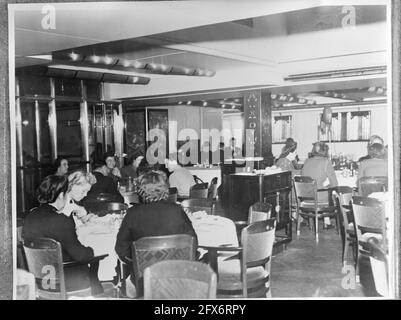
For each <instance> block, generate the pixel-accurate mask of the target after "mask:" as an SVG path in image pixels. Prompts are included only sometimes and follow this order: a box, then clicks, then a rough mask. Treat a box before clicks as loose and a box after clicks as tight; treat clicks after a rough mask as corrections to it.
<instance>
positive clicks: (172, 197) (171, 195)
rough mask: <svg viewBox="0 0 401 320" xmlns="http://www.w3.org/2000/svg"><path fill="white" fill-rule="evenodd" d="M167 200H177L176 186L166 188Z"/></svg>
mask: <svg viewBox="0 0 401 320" xmlns="http://www.w3.org/2000/svg"><path fill="white" fill-rule="evenodd" d="M167 201H169V202H177V201H178V190H177V188H175V187H174V188H169V189H168V199H167Z"/></svg>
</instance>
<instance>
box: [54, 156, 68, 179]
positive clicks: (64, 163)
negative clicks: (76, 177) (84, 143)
mask: <svg viewBox="0 0 401 320" xmlns="http://www.w3.org/2000/svg"><path fill="white" fill-rule="evenodd" d="M53 166H54V171H53V172H54V175H56V176H66V175H67V174H68V168H69V163H68V160H67V159H66V158H63V157H58V158H57V159H56V160H55V161H54V165H53Z"/></svg>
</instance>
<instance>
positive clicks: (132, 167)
mask: <svg viewBox="0 0 401 320" xmlns="http://www.w3.org/2000/svg"><path fill="white" fill-rule="evenodd" d="M144 162H145V157H144V156H143V155H142V154H140V153H138V154H134V155H133V156H132V157H131V158H130V159H129V161H128V165H126V166H124V167H123V168H122V169H121V176H122V178H123V179H128V178H132V179H135V178H137V177H138V168H139V167H140V166H143V165H144Z"/></svg>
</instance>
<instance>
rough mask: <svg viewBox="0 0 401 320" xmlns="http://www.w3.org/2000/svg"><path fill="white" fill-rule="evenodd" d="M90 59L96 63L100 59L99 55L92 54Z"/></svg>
mask: <svg viewBox="0 0 401 320" xmlns="http://www.w3.org/2000/svg"><path fill="white" fill-rule="evenodd" d="M91 60H92V62H94V63H98V62H99V61H100V57H99V56H96V55H93V56H92V57H91Z"/></svg>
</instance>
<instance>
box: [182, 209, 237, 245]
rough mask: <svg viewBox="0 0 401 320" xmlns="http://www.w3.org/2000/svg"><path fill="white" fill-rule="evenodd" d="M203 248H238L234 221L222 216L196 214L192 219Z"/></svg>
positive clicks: (199, 242)
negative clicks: (225, 246) (226, 246)
mask: <svg viewBox="0 0 401 320" xmlns="http://www.w3.org/2000/svg"><path fill="white" fill-rule="evenodd" d="M190 219H191V221H192V225H193V227H194V229H195V232H196V235H197V236H198V244H199V245H202V246H213V247H217V246H221V245H232V246H238V238H237V231H236V228H235V224H234V222H233V221H232V220H230V219H228V218H224V217H220V216H213V215H206V214H198V213H196V212H195V213H194V214H193V215H192V217H190Z"/></svg>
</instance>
